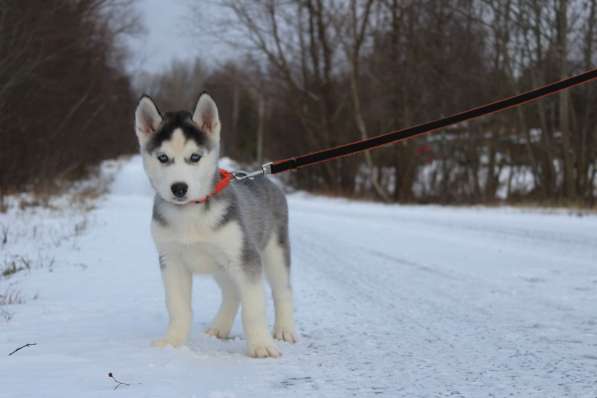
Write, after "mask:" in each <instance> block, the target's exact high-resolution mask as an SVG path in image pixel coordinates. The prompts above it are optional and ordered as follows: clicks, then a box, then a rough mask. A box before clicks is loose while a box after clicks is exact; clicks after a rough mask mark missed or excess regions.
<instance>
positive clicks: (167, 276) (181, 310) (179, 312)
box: [152, 256, 193, 347]
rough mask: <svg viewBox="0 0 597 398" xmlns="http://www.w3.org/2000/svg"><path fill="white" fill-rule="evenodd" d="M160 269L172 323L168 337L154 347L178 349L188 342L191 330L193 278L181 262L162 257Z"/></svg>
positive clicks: (167, 333) (154, 344)
mask: <svg viewBox="0 0 597 398" xmlns="http://www.w3.org/2000/svg"><path fill="white" fill-rule="evenodd" d="M160 268H161V269H162V280H163V282H164V289H165V294H166V306H167V307H168V315H169V317H170V323H169V325H168V330H167V331H166V335H165V336H164V337H163V338H161V339H159V340H155V341H154V342H152V345H153V346H154V347H164V346H166V345H171V346H173V347H178V346H180V345H182V344H184V343H185V342H186V340H187V337H188V336H189V331H190V329H191V318H192V309H191V291H192V284H193V276H192V274H191V272H190V271H189V270H188V269H187V268H186V267H185V266H184V265H183V264H182V263H181V262H180V261H179V260H176V259H173V258H169V257H166V256H161V257H160Z"/></svg>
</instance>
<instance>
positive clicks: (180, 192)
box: [170, 182, 189, 198]
mask: <svg viewBox="0 0 597 398" xmlns="http://www.w3.org/2000/svg"><path fill="white" fill-rule="evenodd" d="M170 189H171V190H172V193H173V194H174V196H176V197H177V198H182V197H184V196H185V195H186V194H187V191H188V189H189V186H188V185H187V184H185V183H184V182H175V183H174V184H172V186H171V187H170Z"/></svg>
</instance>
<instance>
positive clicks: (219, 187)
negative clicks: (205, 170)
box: [195, 169, 234, 203]
mask: <svg viewBox="0 0 597 398" xmlns="http://www.w3.org/2000/svg"><path fill="white" fill-rule="evenodd" d="M218 174H219V175H220V181H218V183H217V184H216V187H215V188H214V190H213V191H212V192H211V193H210V194H209V195H207V196H205V197H203V198H201V199H199V200H198V201H196V202H195V203H206V202H207V201H208V200H209V198H211V197H212V196H214V195H217V194H218V193H220V192H222V191H223V190H224V189H225V188H226V187H227V186H228V185H230V182H231V181H232V179H233V178H234V175H233V174H232V173H231V172H229V171H228V170H224V169H218Z"/></svg>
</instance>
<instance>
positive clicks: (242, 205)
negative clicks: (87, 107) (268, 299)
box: [135, 93, 296, 357]
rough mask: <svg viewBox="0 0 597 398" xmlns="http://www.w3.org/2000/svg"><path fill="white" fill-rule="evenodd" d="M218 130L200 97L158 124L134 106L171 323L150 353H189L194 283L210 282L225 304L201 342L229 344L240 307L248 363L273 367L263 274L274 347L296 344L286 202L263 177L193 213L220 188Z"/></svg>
mask: <svg viewBox="0 0 597 398" xmlns="http://www.w3.org/2000/svg"><path fill="white" fill-rule="evenodd" d="M220 126H221V123H220V120H219V117H218V109H217V106H216V104H215V102H214V100H213V99H212V98H211V97H210V96H209V95H208V94H206V93H203V94H201V96H200V97H199V100H198V101H197V105H196V106H195V110H194V112H193V113H192V114H191V113H189V112H185V111H182V112H169V113H166V114H164V115H163V116H162V115H161V114H160V112H159V110H158V108H157V107H156V105H155V104H154V103H153V101H152V100H151V99H150V98H149V97H147V96H143V97H142V98H141V99H140V101H139V104H138V105H137V110H136V112H135V131H136V133H137V138H138V139H139V145H140V148H141V154H142V157H143V165H144V168H145V171H146V173H147V175H148V176H149V180H150V181H151V184H152V186H153V188H154V189H155V191H156V195H155V200H154V208H153V220H152V223H151V232H152V235H153V239H154V242H155V245H156V247H157V250H158V253H159V264H160V269H161V272H162V277H163V281H164V288H165V293H166V305H167V307H168V313H169V316H170V323H169V325H168V329H167V331H166V334H165V336H164V337H163V338H161V339H159V340H156V341H154V342H153V345H154V346H157V347H164V346H166V345H171V346H174V347H177V346H180V345H182V344H184V343H185V341H186V340H187V337H188V335H189V331H190V328H191V317H192V311H191V290H192V276H193V274H211V275H212V276H213V277H214V279H215V281H216V282H217V284H218V285H219V287H220V289H221V291H222V304H221V305H220V309H219V311H218V314H217V315H216V317H215V319H214V320H213V322H212V323H211V326H210V327H209V328H208V329H207V334H209V335H212V336H216V337H219V338H226V337H227V336H228V334H229V333H230V329H231V327H232V323H233V321H234V318H235V316H236V313H237V311H238V308H239V305H242V322H243V328H244V332H245V335H246V338H247V346H248V354H249V355H250V356H252V357H278V356H279V355H280V351H279V350H278V348H276V345H275V344H274V341H273V339H272V334H271V333H270V332H269V331H268V329H267V319H266V309H265V308H266V307H265V298H264V285H263V274H265V276H266V277H267V280H268V281H269V283H270V285H271V288H272V294H273V298H274V304H275V313H276V320H275V325H274V330H273V337H275V338H277V339H279V340H284V341H287V342H290V343H294V342H295V341H296V332H295V328H294V319H293V302H292V291H291V287H290V279H289V276H290V246H289V241H288V209H287V204H286V198H285V197H284V194H283V193H282V191H281V190H280V189H279V188H278V187H277V186H276V185H275V184H273V183H272V182H271V181H270V180H268V179H267V178H266V177H257V178H255V179H252V180H246V182H244V181H243V182H235V183H233V184H231V185H230V186H228V187H227V188H226V189H224V190H223V191H222V192H220V193H219V194H217V195H215V196H213V197H211V198H210V199H209V200H208V201H207V202H206V203H204V204H201V203H197V201H198V200H199V199H200V198H203V197H205V196H206V195H208V194H209V193H210V192H212V190H213V188H214V186H215V184H216V182H217V180H218V175H217V170H218V157H219V148H220Z"/></svg>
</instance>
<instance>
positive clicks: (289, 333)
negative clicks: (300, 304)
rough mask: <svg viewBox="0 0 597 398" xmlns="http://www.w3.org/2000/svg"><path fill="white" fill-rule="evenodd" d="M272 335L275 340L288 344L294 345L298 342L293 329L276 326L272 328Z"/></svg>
mask: <svg viewBox="0 0 597 398" xmlns="http://www.w3.org/2000/svg"><path fill="white" fill-rule="evenodd" d="M273 335H274V338H275V339H276V340H281V341H285V342H287V343H290V344H294V343H296V342H297V340H298V339H297V338H296V333H295V331H294V328H289V327H282V326H276V327H274V333H273Z"/></svg>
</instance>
